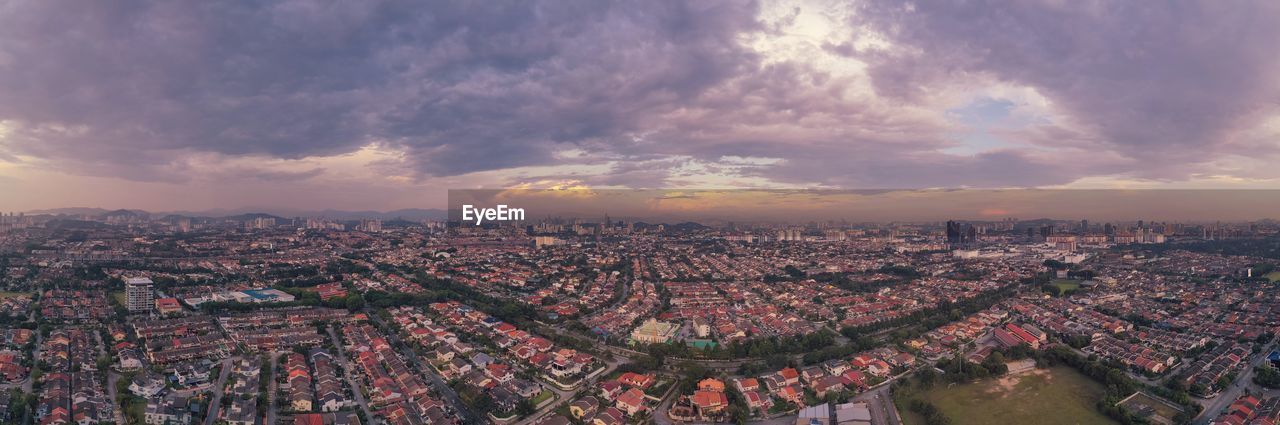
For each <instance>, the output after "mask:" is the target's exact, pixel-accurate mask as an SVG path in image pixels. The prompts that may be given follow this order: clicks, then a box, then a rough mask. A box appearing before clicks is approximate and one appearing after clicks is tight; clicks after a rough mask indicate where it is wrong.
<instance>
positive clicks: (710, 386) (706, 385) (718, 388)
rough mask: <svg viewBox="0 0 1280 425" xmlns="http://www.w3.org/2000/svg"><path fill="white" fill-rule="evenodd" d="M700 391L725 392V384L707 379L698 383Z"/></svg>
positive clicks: (717, 380)
mask: <svg viewBox="0 0 1280 425" xmlns="http://www.w3.org/2000/svg"><path fill="white" fill-rule="evenodd" d="M698 389H699V390H702V391H715V392H721V393H722V392H724V382H722V381H720V380H719V379H715V378H707V379H703V380H701V381H698Z"/></svg>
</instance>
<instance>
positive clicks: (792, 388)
mask: <svg viewBox="0 0 1280 425" xmlns="http://www.w3.org/2000/svg"><path fill="white" fill-rule="evenodd" d="M774 395H776V396H778V398H780V399H783V400H786V401H789V402H792V403H795V405H797V406H803V405H804V391H803V390H801V389H800V386H799V385H796V384H791V385H787V386H785V387H782V388H779V389H778V390H777V391H774Z"/></svg>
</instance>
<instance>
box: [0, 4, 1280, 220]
mask: <svg viewBox="0 0 1280 425" xmlns="http://www.w3.org/2000/svg"><path fill="white" fill-rule="evenodd" d="M1278 15H1280V6H1277V5H1274V4H1266V3H1258V4H1250V5H1248V6H1246V7H1242V6H1241V5H1230V6H1228V5H1219V4H1213V3H1209V4H1206V3H1176V4H1173V5H1171V6H1170V7H1161V8H1156V7H1150V6H1149V5H1145V4H1142V3H1106V4H1103V3H1093V2H1084V3H1079V2H1056V1H1028V2H1018V3H1016V4H1006V3H999V2H983V1H978V2H965V3H948V2H927V3H910V4H904V3H900V2H889V1H879V0H866V1H861V2H858V3H854V4H850V3H846V2H836V1H814V2H804V3H801V4H798V5H797V4H793V3H790V2H782V1H764V2H762V3H756V2H742V1H723V2H721V1H698V2H679V1H647V2H610V1H587V0H582V1H569V2H520V1H513V2H502V1H492V2H462V3H457V2H433V1H428V2H416V1H402V0H371V1H363V2H338V1H325V0H287V1H281V2H262V3H257V2H235V3H202V4H199V5H195V6H192V5H178V4H172V3H166V2H146V1H142V2H135V1H110V0H108V1H101V2H93V3H91V4H83V3H77V2H69V1H62V0H45V1H17V2H11V3H9V4H6V6H5V7H3V8H0V124H3V130H4V131H3V133H0V161H9V162H14V160H15V159H22V161H23V162H24V163H26V164H27V165H26V167H27V168H28V169H30V168H32V167H41V168H42V170H43V171H46V172H48V171H56V172H58V173H63V174H70V175H80V176H94V177H109V178H121V179H128V180H131V181H137V182H168V183H178V184H194V183H210V182H215V183H216V182H218V181H223V180H231V179H234V180H256V181H260V182H265V183H268V184H270V185H272V187H273V188H275V189H278V190H286V191H288V190H289V189H302V188H305V187H311V186H307V185H308V184H320V183H329V182H333V181H339V180H342V179H346V180H347V181H354V182H356V183H355V184H367V185H376V186H379V187H382V188H383V189H384V190H386V191H387V192H388V193H390V192H395V191H397V190H403V191H405V192H404V193H406V195H404V196H403V198H412V197H413V196H416V195H414V194H413V193H416V192H412V191H414V190H419V189H421V188H422V187H423V186H433V187H435V186H442V185H443V186H446V187H479V186H487V187H493V185H494V184H507V185H521V184H528V183H534V182H542V181H559V180H575V181H580V182H583V183H585V184H588V185H592V186H607V187H662V186H676V187H680V186H686V187H793V188H794V187H821V188H917V187H956V186H971V187H1010V186H1042V185H1068V184H1071V183H1072V182H1077V181H1121V180H1125V181H1160V182H1177V181H1184V180H1188V179H1201V180H1204V179H1205V178H1206V176H1212V177H1213V181H1218V182H1230V181H1234V180H1232V179H1239V178H1248V179H1251V180H1250V181H1266V180H1267V179H1272V178H1276V177H1280V176H1277V175H1276V173H1275V172H1274V171H1272V169H1271V167H1269V164H1271V163H1273V161H1271V160H1270V159H1276V157H1280V146H1277V145H1276V144H1275V143H1274V140H1276V137H1277V135H1280V125H1277V124H1276V123H1280V121H1277V119H1276V117H1278V116H1280V112H1278V111H1277V110H1276V107H1277V104H1276V101H1275V100H1276V99H1277V98H1278V97H1277V94H1280V79H1277V78H1275V77H1274V75H1280V74H1278V73H1277V71H1280V62H1277V61H1280V56H1277V55H1274V54H1273V53H1272V52H1271V50H1272V46H1271V44H1274V43H1271V41H1272V40H1275V39H1277V38H1280V37H1277V36H1280V34H1278V33H1277V32H1280V27H1276V26H1274V25H1271V23H1272V22H1274V21H1276V18H1280V16H1278ZM984 102H985V103H984ZM984 104H993V105H1001V111H999V112H1000V113H1001V114H1004V115H1007V119H1000V120H989V121H983V122H981V123H980V124H981V125H980V126H975V124H974V120H973V117H972V116H966V115H964V114H956V113H954V112H955V111H965V110H966V109H965V108H980V107H981V105H984ZM985 113H988V114H994V113H995V112H990V111H987V112H985ZM975 127H981V128H980V130H981V133H982V134H981V137H983V138H984V139H982V140H976V141H975V140H974V139H973V137H974V136H972V134H971V133H972V132H973V129H974V128H975ZM362 152H363V154H362ZM369 152H376V153H377V154H376V155H374V154H372V153H369ZM361 155H364V156H361ZM350 156H358V157H359V158H358V160H357V159H350V160H344V159H343V158H348V157H350ZM6 158H7V159H6ZM1241 158H1249V159H1250V160H1248V161H1245V160H1237V159H1241ZM344 161H345V162H344ZM33 164H34V165H33ZM353 164H354V165H353ZM353 166H358V167H364V168H366V170H364V171H360V170H353V169H352V167H353ZM495 182H499V183H495ZM292 192H296V193H301V192H299V191H298V190H292ZM317 196H320V195H317ZM264 197H266V195H264ZM387 198H395V196H393V195H387ZM397 202H401V204H398V205H403V202H404V201H397Z"/></svg>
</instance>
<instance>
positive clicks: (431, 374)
mask: <svg viewBox="0 0 1280 425" xmlns="http://www.w3.org/2000/svg"><path fill="white" fill-rule="evenodd" d="M366 314H368V316H369V317H370V318H372V319H373V320H374V321H376V322H378V324H380V325H382V326H383V327H385V328H387V329H395V328H393V327H391V326H388V325H387V324H386V323H385V322H383V321H382V318H381V317H378V315H377V314H376V313H373V312H367V313H366ZM388 334H389V335H387V337H388V338H389V339H390V340H391V343H392V344H393V346H398V347H403V349H401V350H400V354H401V355H403V356H405V357H408V358H409V361H410V362H411V363H413V366H414V367H416V368H418V370H420V371H422V373H424V374H426V375H427V378H428V379H430V380H431V386H433V387H435V389H436V391H437V392H439V393H440V394H441V395H443V396H444V398H445V400H446V401H448V402H449V404H450V405H452V406H453V409H454V412H455V414H457V415H458V419H459V420H461V421H462V422H463V423H467V422H468V418H470V417H471V416H473V415H472V413H471V411H470V410H467V405H466V404H464V403H463V402H462V399H461V398H459V397H458V393H457V392H454V391H453V388H450V387H449V384H448V383H447V382H445V381H444V379H443V378H441V377H440V375H438V374H436V372H435V369H434V368H432V367H431V365H427V364H423V363H422V361H421V360H419V359H418V353H417V352H415V351H414V350H413V347H411V346H409V344H406V343H405V342H404V341H402V340H401V339H400V334H399V332H394V331H393V332H389V333H388Z"/></svg>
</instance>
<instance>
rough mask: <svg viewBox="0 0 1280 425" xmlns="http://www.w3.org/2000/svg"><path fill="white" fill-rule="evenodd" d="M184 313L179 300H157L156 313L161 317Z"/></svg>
mask: <svg viewBox="0 0 1280 425" xmlns="http://www.w3.org/2000/svg"><path fill="white" fill-rule="evenodd" d="M181 312H182V304H179V303H178V299H177V298H156V313H160V314H161V315H165V314H177V313H181Z"/></svg>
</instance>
